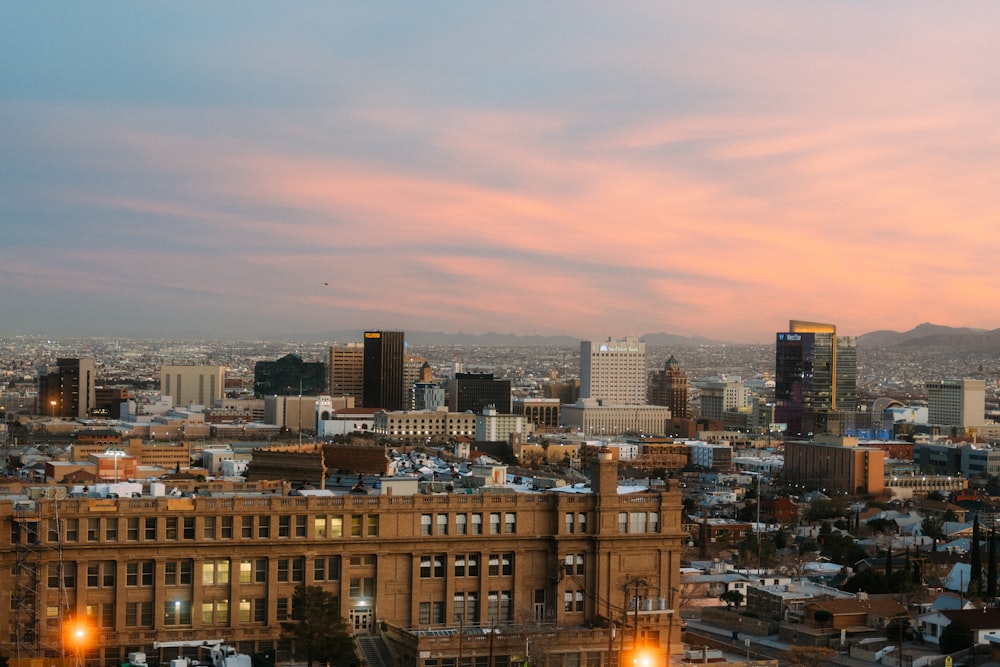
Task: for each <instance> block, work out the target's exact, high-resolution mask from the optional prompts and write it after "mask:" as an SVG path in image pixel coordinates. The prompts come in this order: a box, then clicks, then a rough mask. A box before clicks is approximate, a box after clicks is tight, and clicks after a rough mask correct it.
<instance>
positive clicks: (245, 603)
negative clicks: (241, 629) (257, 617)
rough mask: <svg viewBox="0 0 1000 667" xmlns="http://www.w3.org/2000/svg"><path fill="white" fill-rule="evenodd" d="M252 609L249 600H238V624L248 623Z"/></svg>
mask: <svg viewBox="0 0 1000 667" xmlns="http://www.w3.org/2000/svg"><path fill="white" fill-rule="evenodd" d="M252 608H253V603H252V602H251V601H250V600H247V599H243V600H240V623H249V622H250V610H251V609H252Z"/></svg>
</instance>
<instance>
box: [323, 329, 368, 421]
mask: <svg viewBox="0 0 1000 667" xmlns="http://www.w3.org/2000/svg"><path fill="white" fill-rule="evenodd" d="M327 366H328V368H329V374H330V377H329V380H328V381H327V384H328V385H329V387H330V396H334V397H338V396H352V397H353V398H354V404H355V405H356V406H358V407H361V401H362V397H363V395H364V389H365V348H364V346H362V345H361V343H348V344H347V345H333V346H331V347H330V362H329V363H328V364H327Z"/></svg>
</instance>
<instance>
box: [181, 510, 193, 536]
mask: <svg viewBox="0 0 1000 667" xmlns="http://www.w3.org/2000/svg"><path fill="white" fill-rule="evenodd" d="M183 537H184V539H185V540H193V539H194V517H193V516H186V517H184V534H183Z"/></svg>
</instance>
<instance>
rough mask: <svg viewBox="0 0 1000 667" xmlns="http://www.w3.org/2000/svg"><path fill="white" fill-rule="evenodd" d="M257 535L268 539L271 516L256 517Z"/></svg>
mask: <svg viewBox="0 0 1000 667" xmlns="http://www.w3.org/2000/svg"><path fill="white" fill-rule="evenodd" d="M257 537H259V538H261V539H264V540H266V539H270V537H271V517H269V516H262V517H259V518H258V519H257Z"/></svg>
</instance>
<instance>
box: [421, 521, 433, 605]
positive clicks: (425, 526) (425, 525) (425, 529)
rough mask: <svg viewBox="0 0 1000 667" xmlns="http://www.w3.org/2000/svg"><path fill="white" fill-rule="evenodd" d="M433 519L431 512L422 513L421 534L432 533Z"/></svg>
mask: <svg viewBox="0 0 1000 667" xmlns="http://www.w3.org/2000/svg"><path fill="white" fill-rule="evenodd" d="M433 520H434V517H432V516H431V515H430V514H421V515H420V534H421V535H430V534H431V526H432V525H433ZM427 613H428V614H430V611H428V612H427Z"/></svg>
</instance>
